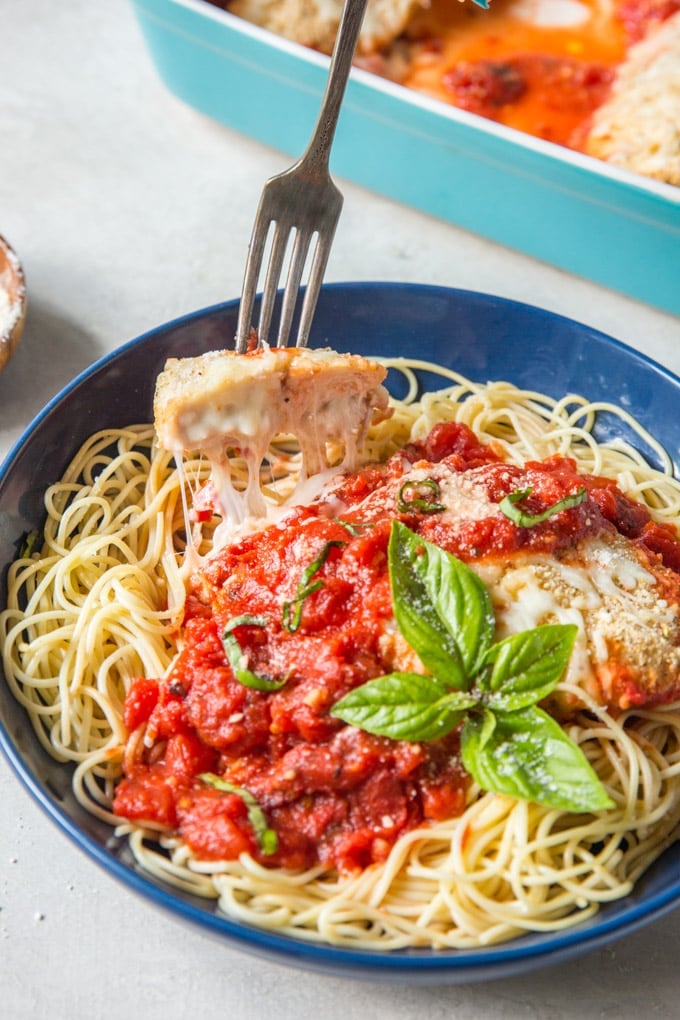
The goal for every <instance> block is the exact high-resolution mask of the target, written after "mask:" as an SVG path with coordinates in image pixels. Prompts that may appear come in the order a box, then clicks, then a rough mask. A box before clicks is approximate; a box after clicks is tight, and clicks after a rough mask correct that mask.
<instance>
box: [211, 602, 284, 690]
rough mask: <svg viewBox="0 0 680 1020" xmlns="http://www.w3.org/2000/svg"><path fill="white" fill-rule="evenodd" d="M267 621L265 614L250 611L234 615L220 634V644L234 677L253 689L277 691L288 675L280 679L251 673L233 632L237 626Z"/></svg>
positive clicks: (263, 623)
mask: <svg viewBox="0 0 680 1020" xmlns="http://www.w3.org/2000/svg"><path fill="white" fill-rule="evenodd" d="M268 623H269V621H268V620H267V617H266V616H252V615H251V614H250V613H244V614H243V615H242V616H235V617H233V619H231V620H229V622H228V623H227V625H226V627H225V628H224V633H223V634H222V646H223V648H224V652H225V655H226V656H227V662H228V663H229V665H230V666H231V669H232V672H233V674H234V679H235V680H238V682H239V683H240V684H243V686H244V687H250V688H251V689H252V690H254V691H278V690H279V689H280V688H281V687H283V685H284V684H285V683H286V681H287V680H288V677H284V678H283V679H282V680H272V678H271V677H268V676H260V675H259V674H257V673H252V672H251V671H250V670H249V669H248V668H247V666H246V665H245V663H246V657H245V655H244V652H243V649H242V648H241V646H240V644H239V643H238V640H237V638H236V635H235V634H234V633H233V632H234V631H235V630H236V628H237V627H266V626H267V624H268Z"/></svg>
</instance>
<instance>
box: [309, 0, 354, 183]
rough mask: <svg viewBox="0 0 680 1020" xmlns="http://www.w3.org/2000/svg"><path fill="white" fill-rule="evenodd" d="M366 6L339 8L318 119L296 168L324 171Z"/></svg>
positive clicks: (347, 2)
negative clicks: (302, 167)
mask: <svg viewBox="0 0 680 1020" xmlns="http://www.w3.org/2000/svg"><path fill="white" fill-rule="evenodd" d="M367 3H368V0H345V4H344V7H343V9H342V16H341V18H340V24H339V26H338V32H337V35H336V37H335V45H334V46H333V54H332V56H331V65H330V68H329V71H328V79H327V81H326V90H325V92H324V95H323V99H322V101H321V109H320V111H319V117H318V119H317V122H316V126H315V128H314V131H313V133H312V137H311V139H310V142H309V145H308V146H307V149H306V150H305V153H304V155H303V156H302V157H301V158H300V160H299V161H298V164H297V165H298V166H301V165H303V164H305V166H306V167H307V169H308V170H310V171H312V172H320V171H323V170H327V169H328V163H329V160H330V153H331V146H332V144H333V139H334V137H335V129H336V127H337V123H338V116H339V114H340V107H341V106H342V99H343V96H344V94H345V88H346V86H347V79H348V78H349V73H350V71H351V69H352V59H353V57H354V51H355V50H356V46H357V40H358V38H359V32H360V30H361V23H362V21H363V20H364V14H365V13H366V5H367Z"/></svg>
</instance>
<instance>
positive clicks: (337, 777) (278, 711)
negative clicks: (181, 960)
mask: <svg viewBox="0 0 680 1020" xmlns="http://www.w3.org/2000/svg"><path fill="white" fill-rule="evenodd" d="M436 465H440V468H436V467H435V466H436ZM414 466H415V467H417V468H418V469H420V468H421V467H424V469H425V470H428V469H430V470H432V471H433V472H434V471H435V470H441V469H443V468H446V470H447V471H448V472H449V473H450V474H451V475H455V474H460V473H461V472H470V471H472V472H473V473H474V477H475V479H476V483H477V484H479V485H481V486H482V487H483V488H484V490H485V491H486V494H487V498H488V500H490V501H492V502H499V501H500V500H501V499H502V498H503V497H504V496H506V495H508V494H510V493H514V492H516V491H517V490H519V489H522V490H523V489H527V488H530V489H531V492H530V494H527V496H526V498H525V500H524V501H523V504H522V505H523V508H524V509H525V510H526V511H527V512H530V513H532V514H538V513H540V512H541V511H542V510H545V509H546V508H549V507H554V505H555V504H556V503H557V502H559V501H560V500H562V499H563V498H564V497H565V496H567V495H569V494H573V493H574V492H575V491H576V490H578V489H579V488H581V487H584V488H585V489H586V491H587V498H586V499H585V500H584V501H583V502H582V503H580V504H579V505H576V506H573V507H571V508H568V509H564V510H562V511H560V512H558V513H555V514H554V515H553V516H551V517H549V518H548V519H547V520H545V521H544V522H542V523H539V524H536V525H535V526H532V527H519V526H517V525H516V524H514V523H513V522H512V521H510V520H507V519H505V518H504V519H502V520H499V517H498V514H495V515H494V516H493V517H491V518H488V519H484V518H481V519H479V520H477V519H470V520H467V521H464V522H463V523H462V524H461V522H458V523H457V525H456V526H455V527H454V526H452V525H451V523H447V521H446V519H445V518H446V515H445V514H444V513H429V512H427V511H426V510H422V509H413V510H411V509H410V508H409V507H408V506H406V509H405V510H402V511H399V512H395V509H394V500H393V497H392V496H391V495H390V493H394V492H395V491H399V485H400V480H401V479H402V478H403V476H404V475H405V474H407V473H408V472H409V471H410V470H411V469H412V468H414ZM338 506H340V507H341V508H342V509H341V516H340V517H338V516H337V510H338ZM395 517H396V518H398V519H400V520H402V521H403V522H404V523H406V524H407V525H408V527H409V528H411V529H412V530H413V531H416V532H417V533H419V534H421V535H422V536H423V537H424V538H427V539H429V540H431V541H433V542H436V543H437V544H438V545H440V546H442V547H443V548H447V549H449V550H450V551H451V552H453V553H455V554H456V555H458V556H459V557H461V558H462V559H464V560H467V561H474V560H475V559H480V558H489V557H497V556H502V557H506V558H507V557H508V556H512V555H513V554H514V553H516V552H518V551H527V550H530V551H544V552H547V551H553V550H555V549H559V548H562V547H563V546H565V545H573V544H574V543H575V542H577V541H578V539H579V538H581V537H584V536H586V535H589V534H592V533H596V532H597V531H601V530H606V529H608V528H617V529H618V530H620V531H621V532H622V533H624V534H626V535H627V536H628V537H630V538H631V539H633V540H634V541H636V542H639V543H642V544H645V547H646V548H647V549H648V551H649V555H650V556H652V555H653V556H659V557H671V559H673V558H675V562H677V563H678V566H679V567H680V556H679V555H678V554H679V550H680V544H679V543H678V542H677V540H676V539H675V538H674V536H673V535H672V534H671V532H670V531H666V530H665V529H664V528H662V527H660V526H657V525H654V524H653V523H652V522H651V520H650V515H649V513H648V512H647V510H646V509H645V508H644V507H641V506H640V505H638V504H636V503H634V502H632V501H631V500H629V499H627V498H626V497H625V496H624V495H623V493H621V492H620V490H619V489H618V488H617V487H616V485H614V484H613V483H612V482H609V481H606V480H604V479H598V478H583V477H581V476H579V474H578V473H577V471H576V468H575V465H574V463H573V461H571V460H569V459H567V458H563V457H553V458H550V459H548V460H546V461H543V462H540V463H538V462H535V463H530V464H527V465H526V467H525V468H523V469H520V468H517V467H514V466H512V465H508V464H505V463H504V462H503V461H502V460H501V458H500V456H499V454H498V453H496V452H495V451H494V449H493V448H492V447H491V446H484V445H483V444H481V443H479V442H478V440H477V439H476V438H475V437H474V435H473V434H472V432H470V430H469V429H467V428H466V427H465V426H463V425H457V424H444V425H439V426H436V427H435V429H434V430H433V432H432V433H431V434H430V436H429V437H428V438H427V439H426V440H425V441H424V442H422V443H416V444H412V445H411V446H408V447H407V448H406V449H405V450H403V451H401V452H400V453H399V454H397V455H395V456H394V457H392V458H391V459H390V460H389V461H388V462H387V464H386V465H384V466H381V467H369V468H367V469H365V470H363V471H360V472H358V473H357V474H354V475H351V476H348V477H345V478H343V479H342V480H341V481H340V482H339V483H338V484H337V485H336V486H335V488H334V489H333V491H332V493H331V494H330V495H329V496H328V497H327V499H326V501H323V500H322V501H320V502H318V503H316V504H314V505H313V506H311V507H301V508H297V509H295V510H293V511H291V512H290V514H289V515H288V516H287V518H286V522H285V526H277V525H274V526H270V527H267V528H266V529H265V530H264V531H261V532H259V533H256V534H253V535H249V536H248V537H246V538H243V539H242V540H240V541H238V542H237V543H236V544H234V545H232V546H229V547H227V548H226V549H224V550H223V551H221V552H219V553H218V554H216V555H215V556H214V557H213V558H212V559H211V560H210V561H208V563H207V565H206V566H205V567H204V568H203V569H202V570H201V571H200V573H198V574H197V575H196V577H195V578H194V584H193V590H192V593H191V595H190V597H189V599H188V601H187V610H186V620H185V625H184V634H183V637H184V644H183V648H182V650H181V652H180V654H179V656H178V658H177V660H176V661H175V664H174V666H173V668H172V670H171V672H170V674H169V676H167V677H166V678H165V679H163V680H150V679H139V680H137V681H136V682H135V683H134V684H133V685H132V687H131V690H130V692H129V695H128V697H127V701H126V705H125V724H126V726H127V728H128V730H129V731H130V732H131V733H132V734H134V733H135V732H136V731H138V730H139V728H140V727H144V731H145V732H144V735H145V741H144V746H145V751H144V754H143V756H142V758H141V759H138V758H137V757H134V759H133V760H132V761H131V762H130V763H129V764H128V765H127V767H126V775H125V778H124V779H123V781H122V782H121V783H120V785H119V787H118V789H117V792H116V797H115V804H114V807H115V810H116V812H117V814H119V815H121V816H124V817H127V818H130V819H134V820H138V821H153V822H156V823H159V824H161V825H163V826H167V827H168V828H170V829H173V830H176V831H177V832H178V833H179V834H180V835H181V836H182V838H183V839H184V840H185V841H186V843H187V844H188V845H189V847H190V848H191V850H192V851H193V852H194V853H195V854H196V855H197V856H198V857H199V858H201V859H205V860H217V859H232V858H236V857H238V856H239V855H240V854H241V853H243V852H247V853H250V854H252V856H253V857H254V858H255V859H257V860H259V861H260V862H261V863H263V864H268V865H277V866H284V867H287V868H305V867H309V866H311V865H315V864H318V863H321V864H322V865H325V866H329V867H334V868H337V869H338V870H339V871H340V872H343V873H348V872H353V871H356V870H357V869H361V868H364V867H366V866H367V865H369V864H371V863H373V862H377V861H381V860H383V859H385V857H386V856H387V854H388V853H389V851H390V848H391V847H392V845H393V844H394V842H395V841H396V840H397V839H398V838H399V836H400V835H401V834H403V833H404V832H406V831H408V830H409V829H412V828H413V827H415V826H418V825H420V824H423V823H427V822H431V821H438V820H442V819H445V818H451V817H455V816H456V815H458V814H460V813H461V812H462V810H463V808H464V804H465V796H466V790H467V787H468V783H469V778H468V776H467V774H466V772H465V770H464V768H463V766H462V764H461V761H460V756H459V738H458V734H457V732H456V731H454V732H452V733H451V734H449V735H448V736H447V737H445V738H443V739H441V740H438V741H434V742H430V743H418V742H402V741H393V740H390V739H388V738H383V737H377V736H373V735H371V734H368V733H365V732H363V731H361V730H359V729H356V728H355V727H352V726H348V725H345V724H344V723H342V722H341V721H340V720H338V719H336V718H334V717H333V716H331V714H330V709H331V708H332V706H333V705H334V703H335V702H336V701H338V700H339V699H340V698H341V697H342V696H343V695H344V694H346V693H347V692H348V691H350V690H352V689H354V688H355V687H357V686H358V685H360V684H362V683H364V682H366V681H367V680H369V679H372V678H374V677H377V676H381V675H383V674H385V673H388V672H391V671H392V670H393V669H395V668H398V666H395V664H394V663H395V654H396V653H395V648H396V646H397V645H398V640H399V638H398V634H397V633H396V631H395V627H394V622H393V612H392V602H391V593H390V583H389V576H388V569H387V547H388V540H389V535H390V528H391V522H392V520H393V519H394V518H395ZM312 567H314V569H313V570H312V569H311V568H312ZM239 619H240V620H241V622H238V621H239ZM234 621H237V622H236V623H234ZM229 627H232V628H233V635H234V637H235V638H236V640H237V643H238V648H239V649H240V652H241V653H242V654H241V657H240V659H239V662H238V663H232V664H231V665H230V660H229V658H228V656H227V654H226V650H225V646H224V644H223V640H222V635H223V634H224V632H225V629H227V628H229ZM397 650H398V649H397ZM245 666H247V670H248V671H249V672H250V673H251V674H254V675H255V676H256V677H257V678H259V680H260V681H263V682H265V683H266V684H268V685H270V686H272V685H278V687H277V689H273V690H258V689H254V688H253V687H251V686H247V685H245V684H244V683H242V682H239V681H238V680H237V679H236V677H235V671H237V670H239V669H241V668H243V667H245ZM133 740H134V738H133ZM206 773H210V774H216V775H217V776H219V777H220V779H221V780H222V781H223V782H226V783H227V784H228V788H226V789H220V788H216V787H215V786H214V785H212V782H211V781H206V779H205V778H201V777H204V776H205V774H206ZM243 791H246V792H247V797H246V798H245V799H244V796H243ZM248 797H250V798H251V799H252V798H254V801H255V803H256V804H257V806H258V809H259V810H260V811H261V812H262V815H263V817H264V818H265V819H266V824H267V826H268V827H269V828H270V829H271V830H273V831H274V832H275V833H276V847H275V849H274V850H273V852H272V848H271V847H269V848H268V849H267V850H266V852H265V848H264V847H263V844H262V841H261V839H260V838H259V836H258V831H257V825H256V824H255V822H254V820H253V814H252V811H250V810H249V805H248Z"/></svg>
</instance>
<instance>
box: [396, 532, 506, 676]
mask: <svg viewBox="0 0 680 1020" xmlns="http://www.w3.org/2000/svg"><path fill="white" fill-rule="evenodd" d="M388 557H389V570H390V581H391V584H392V603H393V608H394V616H395V619H396V621H397V626H398V627H399V630H400V631H401V633H402V635H403V637H405V638H406V640H407V641H408V643H409V644H410V645H411V647H412V648H413V649H414V651H416V652H417V653H418V655H419V656H420V659H421V661H422V662H423V663H424V665H425V667H426V669H428V670H429V672H430V673H433V674H434V675H435V676H437V677H438V678H439V679H440V680H443V681H445V682H446V683H447V684H448V685H449V686H450V687H454V688H456V689H457V690H467V689H468V688H469V687H470V682H471V681H470V677H471V675H472V674H473V673H474V672H475V671H476V669H477V668H478V664H479V662H480V660H481V659H482V657H483V655H484V653H485V652H486V650H487V649H488V647H489V645H490V644H491V640H492V638H493V633H494V627H495V621H494V615H493V609H492V606H491V599H490V597H489V593H488V591H487V589H486V587H485V585H484V584H483V583H482V581H481V580H480V578H479V577H478V576H477V574H475V572H474V571H473V570H470V568H469V567H467V566H466V565H465V564H464V563H462V562H461V561H460V560H458V559H456V557H455V556H452V555H451V554H450V553H448V552H446V551H445V550H444V549H440V548H439V547H438V546H436V545H433V544H432V543H431V542H427V541H426V540H425V539H423V538H420V537H419V536H418V535H416V534H414V533H413V532H412V531H410V530H409V529H408V528H407V527H406V526H405V525H403V524H401V523H400V522H399V521H395V522H394V523H393V525H392V532H391V535H390V543H389V550H388Z"/></svg>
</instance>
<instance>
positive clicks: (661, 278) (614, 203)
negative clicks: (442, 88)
mask: <svg viewBox="0 0 680 1020" xmlns="http://www.w3.org/2000/svg"><path fill="white" fill-rule="evenodd" d="M132 4H133V7H134V10H135V13H136V16H137V19H138V21H139V24H140V27H141V30H142V33H143V36H144V38H145V40H146V43H147V45H148V48H149V51H150V54H151V57H152V59H153V61H154V63H155V65H156V68H157V70H158V73H159V74H160V76H161V78H162V80H163V81H164V82H165V84H166V85H167V87H168V88H169V89H170V90H171V91H172V92H173V93H174V94H175V95H176V96H178V97H179V98H180V99H182V100H183V101H185V102H186V103H188V104H189V105H191V106H192V107H194V108H195V109H197V110H199V111H201V112H202V113H204V114H206V115H208V116H210V117H212V118H214V119H216V120H218V121H220V122H222V123H223V124H226V125H228V126H229V127H231V128H233V129H234V130H236V131H239V132H241V133H243V134H245V135H248V136H250V137H252V138H255V139H257V140H258V141H261V142H264V143H266V144H267V145H269V146H272V147H274V148H276V149H280V150H281V151H282V152H284V153H286V154H288V155H289V156H291V157H298V156H299V155H301V153H302V151H303V150H304V148H305V147H306V145H307V142H308V140H309V136H310V134H311V131H312V128H313V126H314V123H315V121H316V117H317V114H318V111H319V106H320V102H321V96H322V93H323V89H324V85H325V81H326V74H327V69H328V58H327V57H325V56H323V55H321V54H318V53H315V52H313V51H311V50H308V49H306V48H304V47H302V46H298V45H296V44H295V43H290V42H288V41H287V40H284V39H280V38H279V37H277V36H274V35H273V34H272V33H270V32H267V31H264V30H262V29H259V28H256V27H254V26H252V25H249V24H247V23H246V22H244V21H243V20H241V19H239V18H236V17H235V16H233V15H231V14H229V13H227V12H225V11H223V10H221V9H219V8H216V7H214V6H212V5H211V4H209V3H207V2H205V0H132ZM282 169H283V167H282ZM332 171H333V173H334V174H336V175H337V176H339V177H344V178H346V179H347V180H350V181H354V182H355V183H357V184H361V185H363V186H365V187H367V188H369V189H372V190H374V191H376V192H379V193H380V194H382V195H385V196H388V197H389V198H392V199H395V200H396V201H398V202H402V203H405V204H407V205H410V206H413V207H415V208H417V209H420V210H422V211H424V212H426V213H429V214H431V215H433V216H436V217H439V218H440V219H442V220H447V221H449V222H451V223H455V224H456V225H458V226H460V227H464V228H465V229H467V230H471V231H473V232H475V233H477V234H481V235H483V236H485V237H488V238H491V239H492V240H494V241H498V242H500V243H501V244H505V245H507V246H509V247H511V248H515V249H517V250H519V251H522V252H525V253H526V254H528V255H532V256H534V257H535V258H537V259H541V260H543V261H545V262H550V263H552V264H553V265H556V266H559V267H560V268H561V269H566V270H568V271H569V272H572V273H575V274H577V275H579V276H583V277H586V278H588V279H591V280H594V281H596V282H597V283H600V284H603V285H604V286H607V287H611V288H612V289H614V290H618V291H621V292H623V293H625V294H628V295H630V296H631V297H634V298H637V299H639V300H642V301H645V302H647V303H648V304H651V305H655V306H657V307H659V308H661V309H663V310H665V311H668V312H672V313H675V314H677V315H680V188H675V187H673V186H672V185H670V184H663V183H660V182H657V181H653V180H651V179H649V180H648V179H646V178H643V177H639V176H638V175H636V174H631V173H628V172H627V171H623V170H619V169H618V168H616V167H612V166H609V165H607V164H605V163H602V162H600V161H599V160H596V159H592V158H590V157H587V156H583V155H581V154H580V153H575V152H571V151H569V150H567V149H564V148H562V147H561V146H557V145H554V144H552V143H550V142H543V141H541V140H540V139H536V138H532V137H530V136H528V135H524V134H522V133H520V132H518V131H514V130H512V129H510V128H505V127H503V126H501V125H498V124H495V123H492V122H490V121H487V120H484V119H483V118H481V117H477V116H475V115H474V114H470V113H467V112H465V111H462V110H457V109H455V108H453V107H449V106H447V105H445V104H444V103H441V102H438V101H436V100H432V99H429V98H427V97H425V96H422V95H419V94H417V93H415V92H413V91H412V90H410V89H406V88H403V87H402V86H399V85H395V84H393V83H392V82H389V81H385V80H383V79H381V78H378V77H376V76H375V75H372V74H369V73H368V72H365V71H361V70H359V69H354V70H353V71H352V75H351V79H350V82H349V85H348V88H347V94H346V98H345V103H344V106H343V109H342V112H341V115H340V122H339V125H338V130H337V135H336V140H335V144H334V148H333V153H332Z"/></svg>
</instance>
